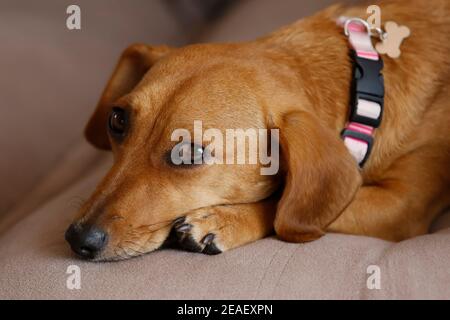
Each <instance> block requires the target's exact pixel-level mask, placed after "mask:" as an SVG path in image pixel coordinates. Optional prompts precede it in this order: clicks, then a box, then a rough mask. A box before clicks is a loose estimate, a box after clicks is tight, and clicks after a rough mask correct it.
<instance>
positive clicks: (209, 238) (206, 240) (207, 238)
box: [200, 233, 216, 245]
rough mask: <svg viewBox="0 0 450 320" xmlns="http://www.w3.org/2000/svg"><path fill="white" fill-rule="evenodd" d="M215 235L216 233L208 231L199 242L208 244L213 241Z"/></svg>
mask: <svg viewBox="0 0 450 320" xmlns="http://www.w3.org/2000/svg"><path fill="white" fill-rule="evenodd" d="M215 237H216V235H215V234H214V233H208V234H207V235H206V236H205V237H204V238H203V239H202V241H200V242H201V243H202V244H204V245H208V244H210V243H211V242H213V241H214V238H215Z"/></svg>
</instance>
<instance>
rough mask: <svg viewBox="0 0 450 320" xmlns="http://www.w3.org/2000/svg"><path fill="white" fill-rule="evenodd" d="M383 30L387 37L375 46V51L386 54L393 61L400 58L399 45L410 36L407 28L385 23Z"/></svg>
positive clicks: (390, 22)
mask: <svg viewBox="0 0 450 320" xmlns="http://www.w3.org/2000/svg"><path fill="white" fill-rule="evenodd" d="M384 29H385V30H386V35H387V36H386V37H385V38H384V39H383V42H379V43H377V44H376V46H375V49H376V50H377V51H378V53H380V54H387V55H388V56H389V57H391V58H394V59H395V58H398V57H400V54H401V51H400V45H401V44H402V42H403V40H405V39H406V38H408V37H409V36H410V34H411V32H410V30H409V28H408V27H406V26H399V25H398V24H397V23H395V22H392V21H389V22H386V23H385V25H384Z"/></svg>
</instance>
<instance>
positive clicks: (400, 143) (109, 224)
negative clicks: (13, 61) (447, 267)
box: [66, 0, 450, 261]
mask: <svg viewBox="0 0 450 320" xmlns="http://www.w3.org/2000/svg"><path fill="white" fill-rule="evenodd" d="M379 6H380V7H381V10H382V13H383V16H382V17H383V21H395V22H396V23H398V24H399V25H404V26H407V27H408V28H409V29H410V30H411V35H410V37H409V38H407V39H405V40H404V42H403V44H402V47H401V56H400V57H399V58H397V59H393V58H390V57H387V56H383V61H384V68H383V71H382V74H383V77H384V88H385V94H384V110H383V119H382V121H381V124H380V126H379V127H378V128H377V129H376V130H375V131H374V135H373V144H372V146H371V152H370V156H369V157H368V158H367V160H366V161H365V163H364V165H363V166H359V165H358V162H357V161H356V160H355V158H354V157H353V156H352V154H351V153H350V152H349V149H348V148H347V146H346V144H345V143H344V140H343V139H342V131H343V129H344V128H345V127H346V125H347V124H348V119H349V108H350V105H351V100H352V97H351V92H352V82H353V80H354V57H353V56H352V54H351V48H350V46H349V41H348V38H347V37H346V35H345V34H344V31H343V28H342V26H339V25H338V24H337V23H336V21H337V19H338V18H339V17H340V16H347V17H360V18H364V17H365V16H366V8H365V7H362V6H361V7H343V6H340V5H335V6H332V7H329V8H327V9H325V10H323V11H321V12H319V13H317V14H315V15H314V16H311V17H308V18H305V19H302V20H300V21H297V22H295V23H293V24H292V25H289V26H287V27H284V28H282V29H280V30H278V31H275V32H273V33H271V34H269V35H266V36H264V37H261V38H259V39H257V40H254V41H249V42H243V43H224V44H196V45H189V46H186V47H182V48H172V47H168V46H150V45H145V44H134V45H131V46H130V47H129V48H127V49H126V50H125V51H124V53H123V54H122V56H121V58H120V60H119V62H118V65H117V67H116V69H115V71H114V72H113V75H112V77H111V79H110V80H109V82H108V84H107V85H106V88H105V89H104V92H103V94H102V96H101V99H100V101H99V103H98V106H97V108H96V110H95V112H94V114H93V115H92V117H91V119H90V120H89V122H88V124H87V127H86V130H85V135H86V137H87V139H88V141H89V142H90V143H92V144H93V145H94V146H96V147H98V148H100V149H104V150H111V151H112V153H113V155H114V163H113V165H112V168H111V169H110V171H109V172H108V173H107V175H106V176H105V177H104V178H103V180H102V181H101V182H100V183H99V185H98V186H97V188H96V190H95V191H94V193H93V194H92V195H91V196H90V198H89V199H88V200H87V201H86V203H84V205H83V206H82V207H81V209H80V211H79V213H78V214H77V216H76V218H75V219H74V221H73V223H72V224H71V225H70V227H69V228H68V230H67V231H66V239H67V241H68V242H69V243H70V246H71V248H72V249H73V251H75V252H76V253H77V254H78V255H79V256H81V257H82V258H86V259H89V260H93V261H110V260H120V259H125V258H129V257H134V256H138V255H141V254H143V253H147V252H151V251H154V250H156V249H159V248H161V247H164V246H165V245H166V244H168V243H170V244H172V245H173V244H175V245H177V246H179V247H181V248H182V249H185V250H189V251H193V252H201V253H205V254H218V253H221V252H224V251H226V250H230V249H233V248H236V247H239V246H242V245H244V244H247V243H250V242H252V241H256V240H258V239H261V238H264V237H266V236H269V235H271V234H273V233H275V234H276V235H277V237H278V238H280V239H281V240H284V241H288V242H296V243H299V242H308V241H313V240H315V239H318V238H320V237H321V236H323V235H324V234H325V233H328V232H332V233H344V234H353V235H364V236H370V237H377V238H381V239H385V240H389V241H401V240H404V239H408V238H411V237H415V236H418V235H422V234H426V233H427V232H428V230H429V227H430V225H431V223H432V221H433V220H434V219H435V217H437V216H438V215H439V213H441V212H442V211H443V210H444V209H445V208H447V207H448V206H449V205H450V170H449V165H450V85H449V80H450V59H449V57H450V38H449V37H450V36H449V35H450V3H449V2H448V1H447V0H433V1H422V0H401V1H382V2H380V3H379ZM199 120H200V121H202V123H203V126H204V128H205V129H209V128H216V129H217V130H219V131H221V132H225V130H227V129H233V128H242V129H249V128H254V129H271V130H272V129H277V130H279V131H278V132H279V137H278V140H277V141H278V143H279V146H280V156H279V163H280V170H279V171H278V172H277V174H273V175H262V174H261V171H260V169H261V168H262V167H263V166H264V165H263V164H261V163H246V164H241V165H231V164H230V165H219V164H213V165H205V164H198V165H195V164H191V165H180V166H177V165H174V164H173V163H172V162H171V157H170V156H168V155H170V154H171V151H172V150H173V148H174V146H175V145H176V142H174V141H173V139H171V136H172V133H173V132H174V131H175V130H177V129H179V128H184V129H185V130H187V131H189V132H191V131H192V130H193V129H192V128H193V123H194V122H195V121H199ZM193 146H194V143H193V142H192V144H191V145H190V147H192V149H194V147H193ZM201 148H202V146H200V151H199V152H202V150H201ZM194 152H195V151H194ZM226 152H228V150H226Z"/></svg>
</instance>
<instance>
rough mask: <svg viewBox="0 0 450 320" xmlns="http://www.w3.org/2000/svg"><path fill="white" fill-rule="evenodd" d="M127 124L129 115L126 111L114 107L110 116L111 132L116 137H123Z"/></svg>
mask: <svg viewBox="0 0 450 320" xmlns="http://www.w3.org/2000/svg"><path fill="white" fill-rule="evenodd" d="M127 122H128V121H127V114H126V112H125V110H124V109H122V108H118V107H114V108H113V109H112V111H111V114H110V116H109V121H108V127H109V131H110V132H111V134H112V135H113V136H115V137H118V138H120V137H123V136H124V135H125V131H126V128H127V124H128V123H127Z"/></svg>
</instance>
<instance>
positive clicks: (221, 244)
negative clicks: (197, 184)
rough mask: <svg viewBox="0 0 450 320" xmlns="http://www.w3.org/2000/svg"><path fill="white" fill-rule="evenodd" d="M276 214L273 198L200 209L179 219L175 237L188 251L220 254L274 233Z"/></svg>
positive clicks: (175, 225)
mask: <svg viewBox="0 0 450 320" xmlns="http://www.w3.org/2000/svg"><path fill="white" fill-rule="evenodd" d="M275 211H276V201H275V200H272V199H271V200H265V201H261V202H257V203H249V204H236V205H222V206H215V207H208V208H201V209H197V210H194V211H191V212H189V213H188V214H187V215H186V216H185V217H182V218H179V219H177V220H176V221H175V223H174V227H173V230H172V236H174V237H175V238H176V241H177V242H178V244H179V245H180V246H181V248H183V249H185V250H188V251H193V252H202V253H205V254H218V253H221V252H223V251H226V250H229V249H232V248H235V247H238V246H241V245H244V244H246V243H249V242H252V241H255V240H258V239H261V238H264V237H265V236H267V235H269V234H270V233H272V232H273V221H274V218H275Z"/></svg>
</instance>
